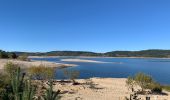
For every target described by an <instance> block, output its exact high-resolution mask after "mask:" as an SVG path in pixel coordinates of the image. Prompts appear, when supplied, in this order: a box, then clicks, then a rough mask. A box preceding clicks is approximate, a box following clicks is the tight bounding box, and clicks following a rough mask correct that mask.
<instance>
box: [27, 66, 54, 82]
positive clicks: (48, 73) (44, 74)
mask: <svg viewBox="0 0 170 100" xmlns="http://www.w3.org/2000/svg"><path fill="white" fill-rule="evenodd" d="M28 72H29V74H30V75H31V77H32V78H33V79H37V80H46V79H52V78H54V74H55V68H52V67H45V66H44V65H39V66H32V67H30V68H29V69H28Z"/></svg>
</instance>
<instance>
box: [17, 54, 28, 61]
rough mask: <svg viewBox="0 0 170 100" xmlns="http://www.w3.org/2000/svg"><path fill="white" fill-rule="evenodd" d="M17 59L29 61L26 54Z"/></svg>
mask: <svg viewBox="0 0 170 100" xmlns="http://www.w3.org/2000/svg"><path fill="white" fill-rule="evenodd" d="M18 59H19V60H21V61H30V59H29V58H28V56H27V55H26V54H23V55H20V56H19V57H18Z"/></svg>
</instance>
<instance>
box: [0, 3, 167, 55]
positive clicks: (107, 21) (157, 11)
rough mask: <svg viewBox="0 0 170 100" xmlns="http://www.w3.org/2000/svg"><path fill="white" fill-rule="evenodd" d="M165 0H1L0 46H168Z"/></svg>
mask: <svg viewBox="0 0 170 100" xmlns="http://www.w3.org/2000/svg"><path fill="white" fill-rule="evenodd" d="M169 5H170V1H169V0H1V1H0V49H3V50H7V51H43V52H44V51H53V50H76V51H77V50H82V51H94V52H107V51H114V50H144V49H170V6H169Z"/></svg>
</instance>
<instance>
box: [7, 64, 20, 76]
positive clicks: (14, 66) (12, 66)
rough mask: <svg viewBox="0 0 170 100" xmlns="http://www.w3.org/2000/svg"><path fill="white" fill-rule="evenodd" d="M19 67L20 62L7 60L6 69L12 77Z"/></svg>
mask: <svg viewBox="0 0 170 100" xmlns="http://www.w3.org/2000/svg"><path fill="white" fill-rule="evenodd" d="M18 67H19V65H18V64H14V63H12V62H7V63H6V64H5V66H4V71H5V72H6V74H7V75H8V76H9V77H12V73H14V72H16V70H17V68H18Z"/></svg>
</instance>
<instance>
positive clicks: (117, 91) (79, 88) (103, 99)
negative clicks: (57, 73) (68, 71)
mask: <svg viewBox="0 0 170 100" xmlns="http://www.w3.org/2000/svg"><path fill="white" fill-rule="evenodd" d="M77 81H78V82H79V83H81V85H74V86H73V85H72V84H71V83H63V84H61V83H58V82H57V83H56V85H55V90H58V89H59V90H61V93H63V94H61V96H62V98H61V100H125V97H129V96H130V94H131V92H130V90H128V89H127V87H126V79H124V78H92V79H91V81H92V82H93V84H95V88H90V85H87V84H86V83H87V82H89V80H87V79H86V80H85V79H79V80H77ZM164 92H165V93H167V94H168V95H149V96H150V97H151V100H170V92H166V91H164ZM139 97H140V98H142V99H141V100H146V99H145V97H146V95H140V96H139ZM155 98H157V99H155Z"/></svg>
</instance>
